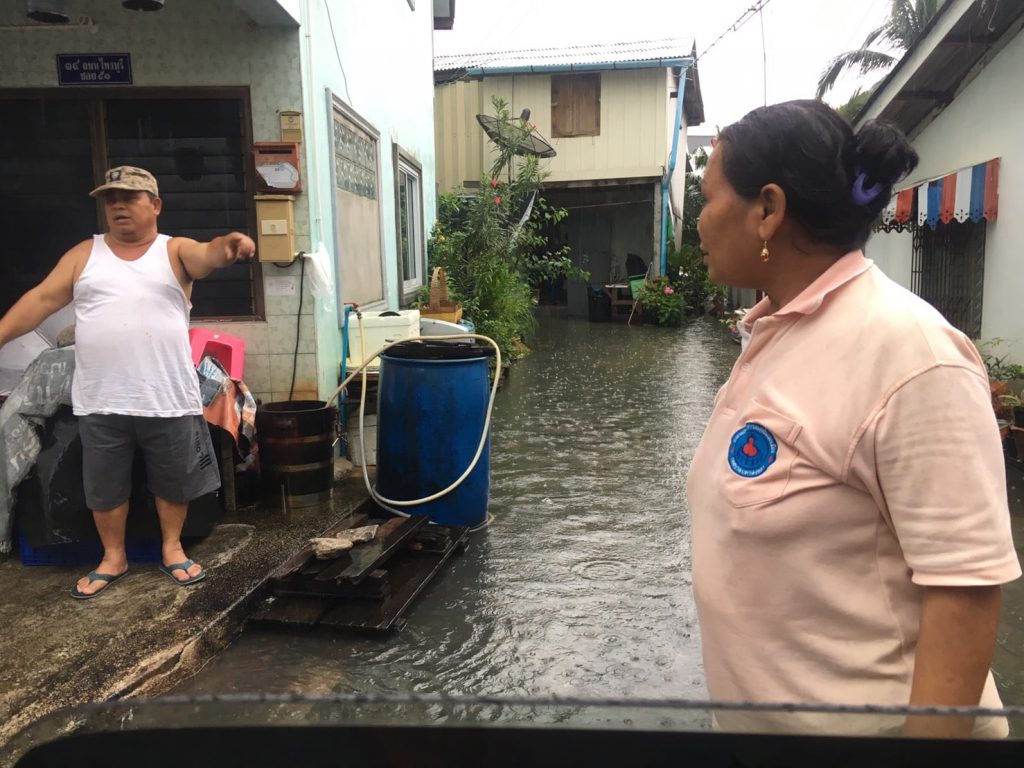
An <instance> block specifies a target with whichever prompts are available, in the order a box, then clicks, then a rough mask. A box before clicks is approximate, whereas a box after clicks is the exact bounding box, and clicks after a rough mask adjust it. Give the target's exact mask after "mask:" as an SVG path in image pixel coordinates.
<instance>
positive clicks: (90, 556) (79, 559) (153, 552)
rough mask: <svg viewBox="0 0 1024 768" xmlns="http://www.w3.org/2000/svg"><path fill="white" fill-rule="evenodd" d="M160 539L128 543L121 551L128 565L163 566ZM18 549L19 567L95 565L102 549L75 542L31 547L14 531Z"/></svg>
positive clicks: (88, 543)
mask: <svg viewBox="0 0 1024 768" xmlns="http://www.w3.org/2000/svg"><path fill="white" fill-rule="evenodd" d="M161 543H162V542H161V541H160V539H128V540H127V541H126V542H125V551H126V553H127V555H128V562H129V563H160V562H163V550H162V548H161ZM18 549H19V551H20V552H21V564H22V565H26V566H31V565H95V564H96V563H98V562H99V561H100V559H102V557H103V546H102V545H101V544H100V543H99V542H98V541H76V542H71V543H69V544H46V545H44V546H41V547H33V546H31V545H30V544H29V543H28V542H27V541H26V540H25V534H23V533H22V532H21V531H18Z"/></svg>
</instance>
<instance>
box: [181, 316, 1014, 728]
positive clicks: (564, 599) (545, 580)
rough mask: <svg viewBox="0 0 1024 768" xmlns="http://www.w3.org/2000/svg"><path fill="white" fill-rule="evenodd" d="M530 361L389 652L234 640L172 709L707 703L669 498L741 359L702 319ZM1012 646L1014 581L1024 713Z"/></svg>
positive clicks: (347, 642)
mask: <svg viewBox="0 0 1024 768" xmlns="http://www.w3.org/2000/svg"><path fill="white" fill-rule="evenodd" d="M533 347H534V353H533V354H532V355H531V356H530V357H528V358H526V359H525V360H524V361H522V362H520V363H518V364H517V365H516V366H515V367H514V369H513V371H512V375H511V378H510V381H509V383H508V385H507V386H506V387H505V388H503V389H502V391H501V392H500V393H499V396H498V401H497V403H496V406H495V421H494V431H493V448H492V455H493V464H492V465H493V481H492V482H493V484H492V500H491V512H492V513H493V514H494V516H495V521H494V524H493V525H492V526H491V527H490V529H489V530H487V531H485V532H482V533H478V534H475V535H474V537H473V539H472V543H471V546H470V548H469V550H468V551H467V552H465V553H464V554H462V555H460V556H457V557H456V558H455V559H453V560H452V561H451V562H450V563H449V565H448V566H446V568H445V569H444V570H443V571H442V573H441V574H440V575H439V577H438V578H437V580H436V581H435V583H434V584H433V585H432V586H431V587H429V588H428V589H427V590H426V591H425V592H424V594H423V595H422V596H421V597H420V599H419V601H418V603H417V604H416V605H415V606H414V608H413V609H412V611H411V612H410V613H409V614H408V615H407V618H408V625H407V627H406V628H405V629H404V630H403V631H402V632H401V633H400V634H397V635H393V636H385V637H353V636H347V635H338V634H329V633H320V632H313V633H305V634H287V633H282V632H275V631H255V630H249V631H246V632H245V633H244V634H243V635H242V637H241V638H239V639H238V640H237V641H236V643H235V644H234V645H233V646H232V647H231V648H230V649H228V650H227V651H226V652H224V653H223V654H222V655H220V656H219V657H218V658H216V659H215V660H214V661H213V662H211V663H210V664H209V665H208V666H207V667H206V668H205V669H204V670H202V672H200V674H199V675H197V676H196V677H195V678H193V679H192V680H189V681H187V682H186V683H184V684H183V685H181V686H180V687H179V688H178V689H177V690H176V691H175V692H174V693H177V694H186V695H188V694H224V693H227V694H238V693H271V694H290V693H303V694H308V695H330V694H351V693H368V692H375V693H416V694H451V695H490V696H515V697H531V698H532V697H541V698H546V697H552V696H563V697H565V696H576V697H591V698H593V697H597V698H606V699H640V698H647V699H667V698H674V699H680V698H687V699H703V698H705V697H706V691H705V689H704V681H703V673H702V669H701V660H700V638H699V634H698V626H697V617H696V611H695V608H694V604H693V597H692V592H691V572H690V534H689V520H688V513H687V507H686V499H685V495H684V485H685V476H686V470H687V465H688V462H689V458H690V456H692V454H693V451H694V449H695V447H696V445H697V442H698V440H699V439H700V436H701V433H702V430H703V426H704V423H705V421H706V420H707V417H708V416H709V414H710V409H711V403H712V400H713V397H714V394H715V392H716V391H717V389H718V387H719V386H720V385H721V384H722V383H723V382H724V381H725V379H726V377H727V376H728V372H729V370H730V368H731V366H732V363H733V361H734V360H735V358H736V355H737V353H738V350H739V347H738V346H737V345H735V344H734V343H733V342H732V340H731V338H730V337H729V334H728V333H727V332H726V331H725V329H724V328H723V327H722V326H721V325H719V324H718V323H716V322H715V321H713V320H710V319H699V320H694V321H691V322H689V323H687V324H686V325H684V327H683V328H681V329H673V330H670V329H660V328H651V327H641V328H627V327H626V326H625V325H623V324H599V323H588V322H586V321H585V320H575V319H566V318H565V317H564V316H562V315H559V314H556V313H552V314H550V315H546V316H544V317H542V318H541V324H540V327H539V329H538V335H537V338H536V339H535V342H534V345H533ZM1018 481H1019V477H1018V476H1016V475H1014V476H1012V477H1011V501H1012V502H1013V505H1012V506H1013V509H1014V526H1015V533H1016V536H1017V541H1018V544H1020V543H1021V540H1022V537H1024V512H1022V508H1021V504H1020V502H1019V496H1020V495H1021V494H1020V492H1019V489H1018V488H1017V487H1013V486H1015V485H1021V483H1020V482H1018ZM1022 648H1024V588H1022V586H1021V584H1020V583H1019V582H1018V583H1017V584H1015V585H1011V587H1009V588H1008V589H1007V590H1006V593H1005V599H1004V613H1003V623H1002V625H1001V627H1000V635H999V648H998V650H997V655H996V660H995V666H996V672H997V677H998V679H999V682H1000V687H1001V688H1002V690H1003V693H1004V699H1005V702H1006V704H1017V705H1021V704H1024V657H1022V654H1024V651H1022V650H1021V649H1022ZM630 716H633V715H630ZM573 717H575V718H577V719H574V720H573V722H579V720H578V718H584V720H583V721H584V722H589V723H591V724H599V723H608V724H611V723H621V722H627V723H628V722H631V721H630V720H628V719H627V720H622V719H619V720H616V717H620V718H621V717H622V715H621V713H620V714H619V715H614V714H613V715H609V713H608V712H607V711H605V712H604V713H603V714H602V715H601V716H600V717H595V716H593V715H591V716H590V719H589V720H587V719H586V717H587V716H584V715H580V714H579V713H576V714H575V715H574V716H573Z"/></svg>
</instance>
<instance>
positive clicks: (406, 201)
mask: <svg viewBox="0 0 1024 768" xmlns="http://www.w3.org/2000/svg"><path fill="white" fill-rule="evenodd" d="M421 179H422V169H421V168H420V166H419V164H418V163H417V162H416V161H415V160H413V159H412V158H411V157H410V156H409V155H408V154H406V153H405V152H403V151H402V150H401V149H400V148H399V147H398V146H397V145H396V147H395V203H396V204H395V209H396V213H397V219H398V222H397V233H396V234H397V241H398V272H399V279H400V281H401V285H402V294H403V298H404V299H406V300H408V299H410V298H411V297H412V295H413V294H415V293H416V291H417V290H418V289H419V287H420V286H421V285H423V275H424V272H425V271H426V264H425V255H426V250H425V248H424V247H423V187H422V183H421Z"/></svg>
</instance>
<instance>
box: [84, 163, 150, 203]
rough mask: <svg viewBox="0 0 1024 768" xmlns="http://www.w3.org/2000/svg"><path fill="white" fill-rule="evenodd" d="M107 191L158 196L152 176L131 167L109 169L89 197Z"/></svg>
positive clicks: (141, 169)
mask: <svg viewBox="0 0 1024 768" xmlns="http://www.w3.org/2000/svg"><path fill="white" fill-rule="evenodd" d="M108 189H128V190H133V191H135V192H149V194H151V195H153V196H154V197H159V196H160V192H159V190H158V189H157V186H156V179H155V178H153V174H152V173H150V172H149V171H147V170H145V169H143V168H136V167H134V166H131V165H119V166H118V167H117V168H111V169H110V170H109V171H107V173H106V175H105V176H104V179H103V183H102V184H100V186H98V187H96V189H94V190H93V191H92V192H90V193H89V195H90V196H92V197H96V196H97V195H99V194H101V193H103V192H106V191H107V190H108Z"/></svg>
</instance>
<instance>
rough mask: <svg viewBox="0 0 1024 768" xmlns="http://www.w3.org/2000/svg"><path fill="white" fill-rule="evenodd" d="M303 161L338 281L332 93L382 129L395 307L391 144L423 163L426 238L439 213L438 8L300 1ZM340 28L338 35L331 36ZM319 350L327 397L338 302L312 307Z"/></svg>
mask: <svg viewBox="0 0 1024 768" xmlns="http://www.w3.org/2000/svg"><path fill="white" fill-rule="evenodd" d="M302 11H303V30H304V33H305V31H307V30H308V31H309V33H310V35H311V38H310V39H309V40H308V41H307V40H305V39H304V40H303V44H302V57H303V75H304V82H305V83H306V84H307V88H306V89H305V108H304V110H303V111H304V113H305V116H306V138H307V142H306V145H305V147H304V150H305V151H306V162H307V164H308V165H309V166H310V167H313V168H318V169H319V172H317V173H314V174H313V178H311V179H310V184H309V186H308V187H307V189H308V194H309V201H310V210H311V217H312V221H311V240H312V247H313V248H314V249H317V248H320V247H323V248H324V249H325V250H326V251H327V252H328V253H329V254H330V256H331V259H330V261H331V265H332V269H333V270H335V272H334V273H333V274H332V279H336V274H337V273H336V270H337V254H336V253H335V244H334V243H335V240H334V228H335V222H334V218H333V214H332V200H333V198H334V190H333V188H332V185H331V174H330V168H331V163H332V162H333V150H332V147H331V146H330V145H329V143H328V142H329V138H330V136H329V126H330V124H331V120H332V113H331V111H330V110H329V108H328V102H327V95H326V94H327V91H328V90H329V91H330V92H332V93H333V94H334V95H336V96H337V97H338V98H340V99H341V100H343V101H344V102H345V103H346V104H347V105H348V106H350V107H351V108H352V109H353V110H355V112H356V113H358V114H359V115H360V116H361V117H362V118H363V119H365V120H367V121H368V122H369V123H371V124H372V125H373V126H374V128H376V130H377V131H379V132H380V155H381V157H380V171H381V175H380V195H381V202H382V210H381V217H382V221H383V251H384V257H383V258H384V260H385V264H386V275H385V295H386V297H387V299H386V301H385V303H386V305H387V307H389V308H392V309H395V308H397V307H398V305H399V303H400V298H399V290H400V289H399V286H398V256H397V247H398V246H397V242H396V241H397V234H396V225H395V221H396V218H395V215H396V214H395V191H394V184H393V179H394V175H395V169H394V164H393V162H392V155H391V152H392V148H391V145H392V142H397V143H398V144H399V145H401V147H402V148H403V149H404V150H405V151H406V152H408V153H409V154H410V155H412V156H413V157H414V158H415V159H416V160H417V161H418V162H419V163H420V164H421V165H422V167H423V176H422V186H423V219H424V222H423V223H424V229H425V233H426V234H425V237H426V236H428V235H429V233H430V230H431V229H432V227H433V225H434V220H435V216H436V194H435V184H436V182H435V176H434V82H433V24H434V23H433V7H432V5H431V3H428V2H420V3H416V9H415V10H412V9H410V7H409V4H408V3H406V2H397V1H395V2H387V3H335V2H332V3H330V15H328V11H327V6H326V4H325V3H323V2H304V3H303V8H302ZM332 28H333V39H332ZM314 317H315V322H316V343H317V355H318V357H319V366H318V381H317V385H318V388H319V391H320V395H321V396H322V397H323V396H326V395H327V394H329V393H330V392H332V391H333V390H334V389H335V388H336V387H337V385H338V381H337V378H338V367H339V364H340V361H341V352H342V336H341V330H340V325H341V323H340V314H339V312H338V310H337V308H336V307H324V306H323V304H322V303H318V304H317V306H316V308H315V312H314Z"/></svg>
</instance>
